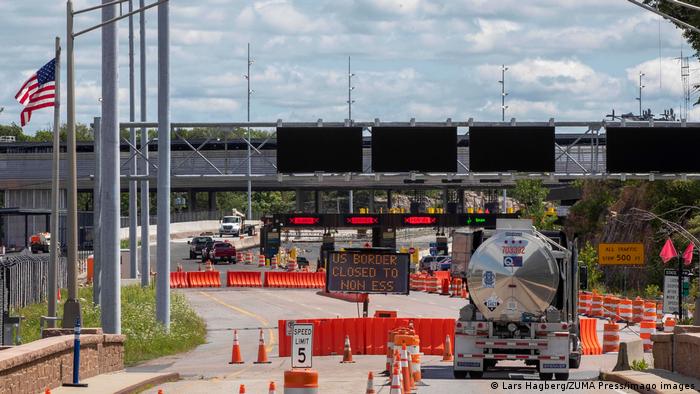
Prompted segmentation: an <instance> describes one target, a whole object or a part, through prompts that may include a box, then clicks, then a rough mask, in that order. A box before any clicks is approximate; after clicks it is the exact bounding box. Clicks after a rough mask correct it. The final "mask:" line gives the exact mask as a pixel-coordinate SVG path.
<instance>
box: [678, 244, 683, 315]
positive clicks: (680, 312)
mask: <svg viewBox="0 0 700 394" xmlns="http://www.w3.org/2000/svg"><path fill="white" fill-rule="evenodd" d="M682 319H683V257H682V256H681V255H678V324H681V320H682Z"/></svg>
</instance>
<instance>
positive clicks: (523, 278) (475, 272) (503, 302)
mask: <svg viewBox="0 0 700 394" xmlns="http://www.w3.org/2000/svg"><path fill="white" fill-rule="evenodd" d="M486 236H488V238H486V239H485V240H484V241H483V242H482V243H481V244H480V245H479V246H478V248H476V250H475V251H474V254H473V255H472V256H471V257H470V259H469V263H468V266H467V269H466V280H467V286H468V289H469V298H468V304H467V305H466V306H464V307H463V308H462V309H461V310H460V315H459V319H457V321H456V322H455V351H454V356H455V357H454V376H455V378H459V379H464V378H466V377H467V376H469V377H470V378H480V377H481V376H482V375H483V372H484V370H486V369H489V368H497V367H498V365H497V363H498V362H500V361H505V360H520V361H523V362H525V364H526V365H531V366H534V367H535V368H536V370H537V372H538V373H539V376H540V379H544V380H549V379H552V378H556V379H557V380H566V379H568V377H569V369H570V368H578V366H579V363H580V361H581V350H580V345H579V341H578V317H577V314H576V313H577V309H576V308H577V303H578V287H579V285H578V262H577V250H576V247H575V245H573V243H571V244H569V243H568V242H567V240H566V236H565V234H564V233H560V232H552V233H546V234H544V233H541V232H539V231H537V230H536V229H535V228H534V227H533V226H532V221H531V220H523V219H499V220H498V221H497V224H496V230H495V231H493V232H492V233H491V234H488V235H485V237H486Z"/></svg>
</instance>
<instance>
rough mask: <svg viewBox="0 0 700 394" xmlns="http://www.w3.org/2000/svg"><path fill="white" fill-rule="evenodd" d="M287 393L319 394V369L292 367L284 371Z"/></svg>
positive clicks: (285, 391) (285, 390)
mask: <svg viewBox="0 0 700 394" xmlns="http://www.w3.org/2000/svg"><path fill="white" fill-rule="evenodd" d="M284 393H285V394H317V393H318V371H316V370H313V369H292V370H289V371H284Z"/></svg>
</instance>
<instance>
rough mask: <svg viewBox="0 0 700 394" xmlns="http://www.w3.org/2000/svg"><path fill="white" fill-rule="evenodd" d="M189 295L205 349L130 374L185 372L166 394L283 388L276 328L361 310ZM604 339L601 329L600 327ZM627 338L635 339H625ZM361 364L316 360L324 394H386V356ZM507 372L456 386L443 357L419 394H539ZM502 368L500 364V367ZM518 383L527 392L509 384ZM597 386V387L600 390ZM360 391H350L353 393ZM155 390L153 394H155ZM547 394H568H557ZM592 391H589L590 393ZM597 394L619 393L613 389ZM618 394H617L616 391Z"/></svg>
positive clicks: (289, 300)
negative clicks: (201, 323) (261, 338)
mask: <svg viewBox="0 0 700 394" xmlns="http://www.w3.org/2000/svg"><path fill="white" fill-rule="evenodd" d="M177 291H182V292H183V293H185V294H186V296H187V298H188V299H189V300H190V301H191V303H192V305H193V306H194V308H195V309H196V310H197V312H198V313H199V314H200V315H201V316H202V317H203V318H204V319H205V321H206V322H207V327H208V338H207V343H206V344H204V345H202V346H200V347H198V348H197V349H195V350H193V351H192V352H190V353H187V354H182V355H177V356H171V357H164V358H161V359H158V360H153V361H150V362H147V363H145V364H143V365H140V366H138V367H134V368H131V370H138V371H151V372H153V371H173V372H179V373H180V374H181V375H182V376H183V378H184V380H183V381H180V382H176V383H170V384H167V385H164V386H162V388H164V389H165V392H169V393H170V392H182V393H185V392H187V393H198V392H202V393H205V392H223V391H229V392H230V391H231V390H233V389H237V388H238V384H241V383H242V384H245V385H246V387H247V388H248V389H249V392H263V391H264V390H265V389H267V385H268V383H269V380H271V379H272V380H275V381H276V383H277V384H278V387H280V389H281V382H282V377H283V371H284V370H286V369H289V368H290V361H289V359H288V358H279V357H277V356H276V355H277V344H278V342H279V338H277V328H276V326H277V321H278V320H279V319H301V318H324V317H325V318H329V317H336V316H341V317H355V316H358V315H359V307H358V305H356V304H354V303H349V302H345V301H340V300H336V299H332V298H328V297H323V296H319V295H317V294H316V292H315V291H314V290H291V289H289V290H283V289H227V288H221V289H202V290H197V289H186V290H177ZM463 304H464V301H463V300H461V299H457V298H449V297H442V296H438V295H433V294H426V293H420V292H415V293H411V294H410V295H408V296H399V295H373V296H371V297H370V315H371V314H372V313H373V311H374V310H376V309H382V310H397V311H399V315H400V316H407V317H455V316H457V314H458V309H459V308H460V307H461V306H462V305H463ZM599 326H600V328H601V332H600V333H599V336H600V337H601V340H602V323H600V324H599ZM260 328H263V330H264V332H265V341H266V344H267V349H268V355H269V357H270V359H271V361H272V364H269V365H256V364H252V361H254V360H255V358H256V356H257V348H258V335H259V329H260ZM233 329H236V330H238V332H239V339H240V343H241V351H242V355H243V359H244V360H245V361H246V364H243V365H229V364H228V361H229V360H230V356H231V353H230V352H231V343H232V336H233V333H232V330H233ZM625 335H631V334H629V333H624V332H623V336H625ZM354 358H355V360H356V361H357V362H356V363H355V364H340V363H339V361H340V359H341V358H340V357H339V356H327V357H314V369H316V370H318V371H319V376H320V384H321V386H322V387H323V390H321V392H323V393H347V392H351V391H353V392H361V390H364V388H365V385H366V378H367V372H369V371H373V372H374V374H375V377H376V378H375V385H376V390H377V392H378V393H387V392H388V389H389V388H388V386H383V384H385V383H386V378H383V377H380V375H379V374H380V372H381V371H382V370H383V367H384V358H383V357H382V356H355V357H354ZM615 359H616V355H610V354H609V355H603V356H586V357H584V359H583V362H582V365H581V368H579V369H577V370H572V372H571V375H570V379H571V380H572V381H594V380H595V379H597V377H598V375H599V371H600V370H601V369H606V370H609V369H612V367H613V366H614V363H615ZM504 365H506V366H508V365H509V368H506V369H499V370H498V371H497V372H487V373H486V374H485V375H484V379H480V380H455V379H454V378H453V377H452V368H451V363H443V362H441V361H440V357H437V356H427V357H425V358H424V363H423V377H424V381H425V383H426V385H427V386H425V387H421V388H420V390H419V392H425V393H446V392H448V393H449V392H456V391H459V392H483V391H484V390H486V389H488V390H492V387H496V386H492V384H494V383H495V384H497V385H498V386H497V387H498V389H497V390H496V391H502V392H505V391H508V392H512V391H515V392H530V391H532V390H535V389H536V388H533V387H532V386H530V385H529V384H528V385H526V382H537V383H539V380H537V374H536V372H535V370H534V369H533V368H529V367H524V366H522V365H520V364H517V363H515V362H513V363H511V364H504ZM499 366H501V364H499ZM513 383H520V384H521V386H517V385H510V386H509V385H508V384H513ZM596 384H597V383H596ZM350 387H352V388H356V390H350V389H349V388H350ZM156 391H157V390H155V389H154V391H152V392H154V393H155V392H156ZM544 391H545V392H548V391H551V392H562V390H561V389H560V388H559V389H551V390H544ZM586 391H591V390H586ZM593 391H600V392H613V391H616V390H611V389H598V388H596V390H593ZM616 392H619V391H616Z"/></svg>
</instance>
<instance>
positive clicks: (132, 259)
mask: <svg viewBox="0 0 700 394" xmlns="http://www.w3.org/2000/svg"><path fill="white" fill-rule="evenodd" d="M132 11H134V2H133V0H129V12H132ZM135 93H136V88H135V86H134V17H133V15H132V16H130V17H129V121H130V122H133V121H134V120H135V119H136V97H135ZM129 141H130V142H131V149H129V151H130V152H131V156H132V158H131V160H132V161H131V166H130V170H131V171H130V172H131V175H138V167H137V166H138V155H136V154H134V147H135V146H136V129H134V128H133V127H131V128H129ZM137 194H138V182H137V181H136V180H131V181H129V263H130V264H129V265H130V267H129V268H130V270H129V271H130V272H129V274H130V277H131V278H132V279H135V278H136V276H137V272H138V258H137V257H138V241H137V234H136V227H137V226H138V213H137V212H138V211H137V209H136V205H137V204H138V198H137V197H138V196H137ZM145 275H148V273H146V274H145Z"/></svg>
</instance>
